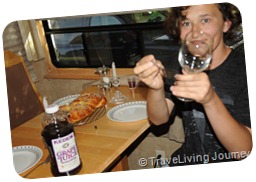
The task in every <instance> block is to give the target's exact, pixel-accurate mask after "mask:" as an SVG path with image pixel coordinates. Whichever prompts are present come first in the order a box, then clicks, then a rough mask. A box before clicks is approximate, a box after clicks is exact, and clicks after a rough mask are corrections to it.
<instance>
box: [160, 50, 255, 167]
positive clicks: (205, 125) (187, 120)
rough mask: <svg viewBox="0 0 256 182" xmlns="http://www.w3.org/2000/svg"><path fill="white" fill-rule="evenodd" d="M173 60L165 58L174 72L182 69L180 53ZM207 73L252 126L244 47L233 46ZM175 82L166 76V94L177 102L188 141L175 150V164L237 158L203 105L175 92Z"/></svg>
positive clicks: (233, 112)
mask: <svg viewBox="0 0 256 182" xmlns="http://www.w3.org/2000/svg"><path fill="white" fill-rule="evenodd" d="M169 60H172V61H168V59H164V61H163V64H164V66H165V67H166V68H167V69H168V70H171V71H173V72H175V71H176V72H177V71H180V69H181V68H180V66H179V63H178V61H176V60H177V55H172V57H171V58H170V59H169ZM206 73H207V75H208V76H209V79H210V82H211V84H212V86H213V88H214V90H215V92H216V93H217V95H218V96H219V97H220V99H221V100H222V102H223V103H224V105H225V106H226V108H227V109H228V111H229V112H230V114H231V115H232V116H233V117H234V118H235V119H236V120H237V121H238V122H239V123H241V124H243V125H245V126H247V127H251V122H250V110H249V100H248V87H247V76H246V66H245V57H244V50H243V49H239V50H232V51H231V53H230V54H229V56H228V57H227V59H226V60H225V61H224V62H223V63H222V64H221V65H220V66H218V67H217V68H215V69H213V70H209V71H206ZM173 82H174V79H170V80H165V95H166V97H167V98H168V99H171V100H172V101H173V102H174V103H175V111H176V113H177V114H180V115H181V117H182V120H183V125H184V132H185V142H184V143H183V145H182V146H181V148H179V149H178V150H177V151H175V152H174V153H173V155H172V159H173V160H171V166H173V165H189V164H200V163H210V162H223V161H232V160H234V155H239V154H237V153H229V152H228V151H227V150H226V149H225V148H224V147H223V146H222V145H221V143H220V142H219V140H218V138H217V137H216V136H215V134H214V132H213V129H212V127H211V125H210V123H209V121H208V119H207V115H206V113H205V111H204V108H203V107H202V105H201V104H199V103H196V102H182V101H180V100H178V99H177V98H176V97H175V96H173V95H172V93H171V91H170V89H169V88H170V85H172V84H173ZM222 122H225V121H224V120H223V121H222ZM245 152H246V151H245Z"/></svg>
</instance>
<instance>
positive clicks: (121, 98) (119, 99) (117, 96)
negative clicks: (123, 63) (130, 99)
mask: <svg viewBox="0 0 256 182" xmlns="http://www.w3.org/2000/svg"><path fill="white" fill-rule="evenodd" d="M111 83H112V86H113V87H114V88H115V92H114V96H113V97H112V99H111V100H110V102H111V103H114V104H121V103H124V102H126V101H127V97H126V96H125V95H123V94H122V92H120V91H119V90H118V87H119V85H120V78H119V77H113V78H112V79H111Z"/></svg>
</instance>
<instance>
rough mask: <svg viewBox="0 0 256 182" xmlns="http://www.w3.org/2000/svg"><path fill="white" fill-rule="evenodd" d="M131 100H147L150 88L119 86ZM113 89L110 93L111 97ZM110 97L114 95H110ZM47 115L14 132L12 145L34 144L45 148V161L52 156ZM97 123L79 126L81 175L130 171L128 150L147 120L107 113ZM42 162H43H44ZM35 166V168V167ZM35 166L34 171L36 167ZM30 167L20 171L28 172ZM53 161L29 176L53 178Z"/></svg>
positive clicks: (142, 130)
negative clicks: (43, 135) (122, 118)
mask: <svg viewBox="0 0 256 182" xmlns="http://www.w3.org/2000/svg"><path fill="white" fill-rule="evenodd" d="M119 90H120V91H121V92H122V93H124V94H125V95H126V96H127V97H128V98H129V100H128V101H131V100H145V98H146V88H145V87H138V88H136V90H135V91H134V93H133V92H132V91H131V90H129V89H128V88H127V86H123V87H119ZM83 92H98V90H97V87H90V88H88V89H86V90H85V91H83ZM112 94H113V90H112V91H111V92H110V96H111V95H112ZM108 98H110V97H109V96H108ZM114 106H115V105H114V104H110V103H108V104H107V111H108V110H109V109H110V108H112V107H114ZM42 117H43V114H40V115H38V116H36V117H35V118H33V119H31V120H29V121H27V122H25V123H24V124H22V125H20V126H19V127H17V128H15V129H13V130H12V131H11V136H12V145H13V146H19V145H34V146H38V147H40V148H41V149H42V150H43V157H42V159H41V160H40V162H41V161H44V160H45V159H46V157H47V155H48V151H47V149H46V148H45V147H44V144H43V142H42V138H41V131H42V128H41V120H42ZM96 123H97V129H95V128H94V123H89V124H85V125H82V126H78V127H75V134H76V141H77V145H78V149H79V153H80V157H81V160H82V163H83V168H82V170H81V171H80V172H79V174H92V173H101V172H106V171H118V170H127V169H128V163H127V155H126V150H127V149H128V148H129V147H130V146H131V145H132V144H133V143H134V142H135V141H136V140H138V138H139V137H140V136H142V135H143V133H145V131H146V130H147V129H148V128H149V126H150V125H149V122H148V120H147V119H145V120H141V121H136V122H127V123H121V122H114V121H111V120H109V119H108V118H107V116H106V115H104V116H103V117H102V118H100V119H99V120H97V121H96ZM40 162H39V163H40ZM33 168H34V167H33ZM33 168H31V169H30V170H33ZM30 170H28V171H26V172H24V173H22V174H20V175H21V176H24V175H26V173H28V172H29V171H30ZM51 176H52V174H51V171H50V164H49V163H48V164H47V165H42V166H39V167H38V168H36V169H35V170H34V171H33V172H32V173H31V174H29V176H27V178H44V177H51Z"/></svg>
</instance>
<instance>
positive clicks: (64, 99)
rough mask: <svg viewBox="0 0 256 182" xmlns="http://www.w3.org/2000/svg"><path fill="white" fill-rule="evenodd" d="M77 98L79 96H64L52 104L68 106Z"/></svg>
mask: <svg viewBox="0 0 256 182" xmlns="http://www.w3.org/2000/svg"><path fill="white" fill-rule="evenodd" d="M79 96H80V95H79V94H76V95H69V96H66V97H62V98H60V99H58V100H56V101H55V102H54V103H53V104H57V105H58V106H62V105H65V104H69V103H70V102H72V101H73V100H75V99H76V98H77V97H79Z"/></svg>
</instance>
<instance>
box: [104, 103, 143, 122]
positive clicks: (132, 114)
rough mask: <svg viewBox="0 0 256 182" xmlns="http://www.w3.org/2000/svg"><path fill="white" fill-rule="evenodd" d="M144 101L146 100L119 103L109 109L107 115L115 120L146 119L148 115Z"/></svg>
mask: <svg viewBox="0 0 256 182" xmlns="http://www.w3.org/2000/svg"><path fill="white" fill-rule="evenodd" d="M146 103H147V102H146V101H134V102H127V103H124V104H120V105H118V106H116V107H113V108H112V109H110V110H109V111H108V113H107V117H108V118H109V119H110V120H112V121H117V122H134V121H139V120H142V119H146V118H147V117H148V115H147V108H146Z"/></svg>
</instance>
